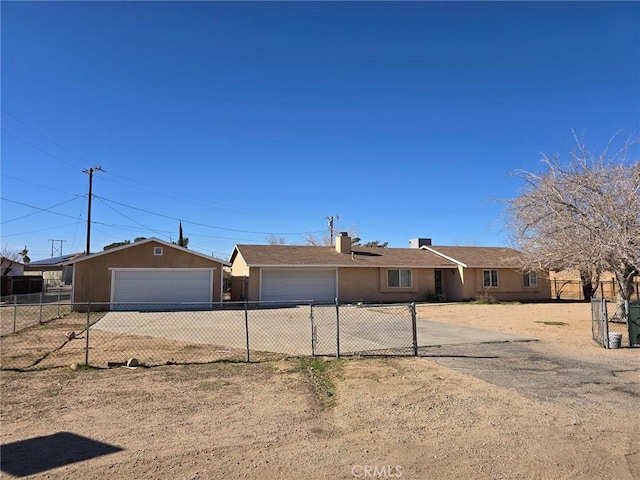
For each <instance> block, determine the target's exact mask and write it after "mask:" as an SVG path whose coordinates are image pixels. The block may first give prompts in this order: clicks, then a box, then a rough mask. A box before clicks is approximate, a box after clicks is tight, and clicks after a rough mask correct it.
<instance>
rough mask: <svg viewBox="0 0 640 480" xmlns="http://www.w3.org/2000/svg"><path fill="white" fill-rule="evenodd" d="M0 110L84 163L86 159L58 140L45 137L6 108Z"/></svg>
mask: <svg viewBox="0 0 640 480" xmlns="http://www.w3.org/2000/svg"><path fill="white" fill-rule="evenodd" d="M2 111H3V112H4V113H6V114H7V115H9V116H10V117H12V118H13V119H15V120H17V121H18V122H20V123H21V124H22V125H24V126H25V127H27V128H28V129H29V130H31V131H33V132H35V133H37V134H38V135H40V136H41V137H43V138H46V139H47V140H48V141H50V142H51V143H53V144H54V145H55V146H56V147H59V148H61V149H62V150H64V151H65V152H67V153H70V154H71V155H73V156H74V157H76V158H77V159H79V160H82V162H83V163H86V161H85V160H84V159H83V158H82V157H80V156H79V155H78V154H76V153H74V152H72V151H71V150H69V149H68V148H66V147H64V146H63V145H60V144H59V143H58V142H56V141H55V140H52V139H51V138H49V137H47V136H46V135H45V134H44V133H42V132H40V131H39V130H36V129H35V128H34V127H32V126H31V125H29V124H28V123H26V122H25V121H24V120H21V119H19V118H18V117H16V116H15V115H14V114H13V113H11V112H9V111H8V110H6V109H4V108H3V109H2Z"/></svg>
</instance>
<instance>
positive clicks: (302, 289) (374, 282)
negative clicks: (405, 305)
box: [229, 233, 550, 303]
mask: <svg viewBox="0 0 640 480" xmlns="http://www.w3.org/2000/svg"><path fill="white" fill-rule="evenodd" d="M514 253H516V252H515V251H514V250H511V249H503V248H492V247H432V246H431V242H430V241H429V240H428V239H416V241H415V242H414V241H412V242H411V243H410V248H377V247H373V248H367V247H359V246H352V242H351V238H350V237H349V236H348V235H347V234H346V233H341V234H340V235H339V236H338V237H337V238H336V244H335V247H331V246H327V247H320V246H306V245H305V246H302V245H236V246H235V248H234V250H233V253H232V254H231V257H230V260H229V262H230V264H231V268H230V272H231V275H232V300H249V301H262V302H267V301H314V302H331V301H334V299H335V298H338V299H339V301H340V302H370V303H371V302H379V303H392V302H424V301H427V300H431V299H436V298H438V299H442V300H447V301H460V300H464V299H472V298H475V297H476V296H478V295H483V294H486V295H490V296H492V297H493V298H495V299H497V300H508V299H518V300H537V299H540V300H542V299H544V300H548V299H549V298H550V290H549V283H548V280H546V279H545V278H543V277H542V276H540V275H536V274H535V273H530V272H527V273H526V275H524V274H523V272H521V271H518V270H517V268H516V267H515V262H514V261H513V260H510V259H512V257H513V255H514Z"/></svg>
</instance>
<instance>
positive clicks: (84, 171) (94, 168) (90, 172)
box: [82, 167, 104, 255]
mask: <svg viewBox="0 0 640 480" xmlns="http://www.w3.org/2000/svg"><path fill="white" fill-rule="evenodd" d="M93 172H104V170H103V169H102V167H91V168H89V169H87V170H83V171H82V173H86V174H88V175H89V201H88V202H87V203H88V207H87V255H89V254H90V253H91V197H93Z"/></svg>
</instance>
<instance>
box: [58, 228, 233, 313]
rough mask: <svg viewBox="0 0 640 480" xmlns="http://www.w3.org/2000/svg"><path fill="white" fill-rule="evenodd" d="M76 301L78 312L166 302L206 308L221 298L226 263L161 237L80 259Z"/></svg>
mask: <svg viewBox="0 0 640 480" xmlns="http://www.w3.org/2000/svg"><path fill="white" fill-rule="evenodd" d="M68 265H73V281H72V285H73V290H72V291H73V293H72V302H73V303H77V304H83V305H76V309H77V310H84V309H86V305H84V304H86V302H91V303H92V305H91V307H90V308H91V310H92V311H93V310H108V309H110V308H111V309H115V310H128V309H131V308H135V309H137V310H153V309H157V308H166V306H167V304H178V303H179V304H182V305H181V306H180V308H189V305H185V304H186V303H187V304H188V303H190V304H191V306H192V308H199V307H202V306H203V304H205V303H211V302H220V301H221V300H222V277H223V267H225V266H228V265H229V264H228V263H227V262H226V261H224V260H220V259H217V258H214V257H209V256H207V255H204V254H201V253H198V252H194V251H193V250H188V249H187V248H184V247H179V246H178V245H175V244H173V243H168V242H165V241H162V240H159V239H157V238H148V239H146V240H141V241H139V242H135V243H131V244H127V245H123V246H120V247H116V248H113V249H110V250H105V251H102V252H99V253H94V254H91V255H85V256H83V257H78V258H75V259H73V260H71V261H70V262H68Z"/></svg>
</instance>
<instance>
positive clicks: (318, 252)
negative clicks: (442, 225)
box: [230, 245, 456, 268]
mask: <svg viewBox="0 0 640 480" xmlns="http://www.w3.org/2000/svg"><path fill="white" fill-rule="evenodd" d="M236 255H241V256H242V258H243V259H244V261H245V263H246V264H247V265H248V266H249V267H407V268H454V267H456V264H455V263H454V262H453V261H451V260H448V259H446V258H444V257H442V256H440V255H436V254H435V253H433V252H430V251H427V250H419V249H415V248H380V247H370V248H367V247H353V248H352V251H351V253H339V252H337V251H336V249H335V248H334V247H316V246H309V245H236V246H235V248H234V250H233V253H232V254H231V258H230V262H233V260H234V259H235V257H236Z"/></svg>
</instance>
